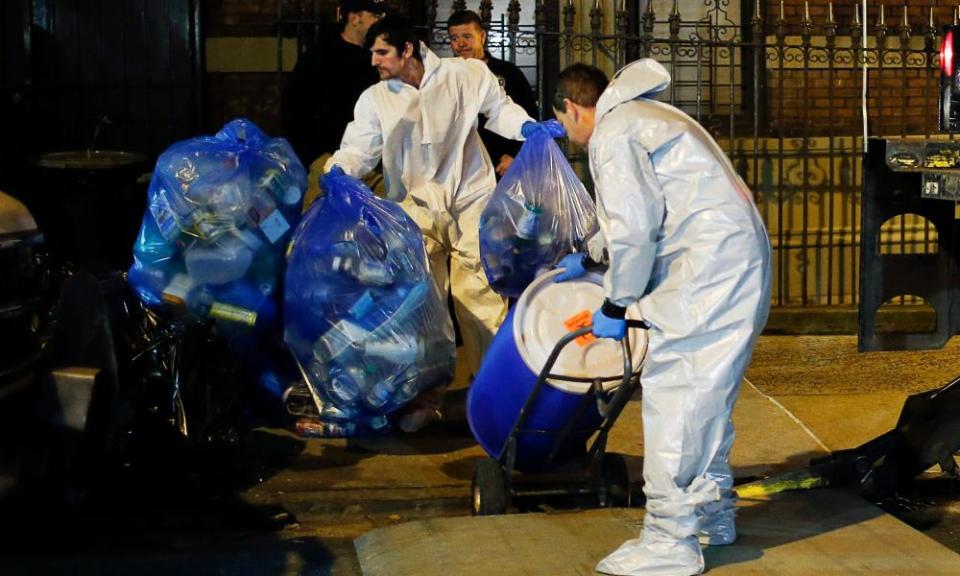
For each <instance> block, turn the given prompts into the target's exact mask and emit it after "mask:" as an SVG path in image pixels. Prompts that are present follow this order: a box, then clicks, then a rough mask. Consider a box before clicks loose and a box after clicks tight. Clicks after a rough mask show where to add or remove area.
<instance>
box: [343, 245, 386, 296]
mask: <svg viewBox="0 0 960 576" xmlns="http://www.w3.org/2000/svg"><path fill="white" fill-rule="evenodd" d="M330 252H331V254H332V255H333V258H332V259H331V266H330V267H331V270H332V271H333V272H334V273H337V274H345V275H348V276H350V277H352V278H354V279H356V281H357V282H359V283H360V284H365V285H367V286H389V285H390V284H392V283H393V279H394V278H393V272H392V271H391V270H390V268H389V267H388V266H387V265H386V264H385V263H384V262H382V261H380V260H375V259H373V258H369V257H364V256H362V255H361V254H360V250H359V249H358V247H357V245H356V244H355V243H354V242H349V241H347V242H338V243H336V244H334V245H333V248H332V249H331V251H330Z"/></svg>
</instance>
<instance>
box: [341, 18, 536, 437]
mask: <svg viewBox="0 0 960 576" xmlns="http://www.w3.org/2000/svg"><path fill="white" fill-rule="evenodd" d="M366 45H367V47H368V48H369V49H370V52H371V57H370V58H371V62H372V64H373V66H374V67H376V69H377V71H378V73H379V75H380V80H381V81H380V82H379V83H377V84H374V85H373V86H371V87H370V88H368V89H366V90H365V91H364V92H363V94H361V95H360V99H359V100H358V101H357V105H356V107H355V109H354V118H353V121H352V122H350V124H349V125H347V129H346V132H345V133H344V135H343V141H342V142H341V143H340V149H339V150H337V151H336V152H335V153H334V154H333V157H332V158H330V160H329V161H328V162H327V165H326V170H330V169H331V168H332V167H333V166H334V165H339V166H340V167H341V168H342V169H343V170H344V171H345V172H346V173H347V174H350V175H351V176H355V177H363V176H364V175H365V174H367V173H368V172H370V171H371V170H373V169H374V167H375V166H376V165H377V163H379V162H381V161H382V162H383V174H384V180H385V185H386V195H387V198H388V199H391V200H395V201H397V202H400V203H401V205H402V206H403V208H404V210H405V211H406V212H407V214H409V215H410V217H411V218H413V220H414V221H416V223H417V225H418V226H419V227H420V230H421V231H422V232H423V236H424V242H425V244H426V248H427V254H428V256H429V258H430V266H431V269H432V272H433V275H434V280H435V281H436V283H437V286H438V288H439V289H440V293H441V294H446V293H447V290H448V289H449V290H450V292H451V293H452V295H453V301H454V307H455V312H456V315H457V321H458V323H459V326H460V333H461V335H462V336H463V344H464V345H463V349H464V352H465V354H464V356H465V357H462V358H459V360H465V361H466V364H467V367H468V369H469V372H468V373H471V374H472V373H475V372H476V370H477V368H478V367H479V365H480V359H481V357H482V355H483V352H484V351H485V350H486V348H487V345H488V344H489V343H490V340H491V339H492V338H493V333H494V332H495V331H496V329H497V328H498V327H499V325H500V323H501V322H502V321H503V317H504V316H505V314H506V302H505V301H504V299H503V298H501V297H500V296H499V295H498V294H497V293H496V292H494V291H493V290H492V289H491V288H490V285H489V283H488V282H487V278H486V275H485V274H484V272H483V267H482V266H481V265H480V239H479V220H480V213H481V212H482V211H483V208H484V206H485V205H486V203H487V199H488V198H489V197H490V194H491V193H492V192H493V189H494V187H495V186H496V179H495V177H494V171H493V165H492V164H491V163H490V157H489V156H488V155H487V152H486V150H484V147H483V144H482V143H481V142H480V136H479V135H478V134H477V117H478V115H479V114H484V115H485V116H486V117H487V124H486V126H487V128H488V129H490V130H492V131H494V132H496V133H498V134H500V135H501V136H504V137H507V138H512V139H521V138H522V137H523V136H522V135H523V133H524V131H528V130H529V129H531V128H537V127H538V126H537V124H536V123H535V122H533V120H532V119H531V118H530V116H529V115H528V114H527V113H526V112H525V111H524V109H523V108H521V107H520V106H518V105H517V104H515V103H514V102H513V101H512V100H510V98H509V97H508V96H507V95H506V93H504V91H503V88H502V87H501V86H500V82H499V81H498V80H497V77H496V76H494V75H493V74H492V73H491V72H490V70H488V69H487V67H486V65H484V64H483V62H481V61H479V60H472V59H471V60H462V59H460V58H445V59H440V58H438V57H437V56H436V54H434V53H433V52H431V51H430V50H429V49H427V47H426V46H425V45H424V44H422V43H421V42H420V41H419V39H418V37H417V35H416V33H415V32H414V29H413V27H412V26H411V25H410V23H409V22H408V21H407V20H405V19H402V18H397V17H390V16H388V17H386V18H384V19H383V20H380V21H379V22H377V23H376V24H374V25H373V26H371V28H370V30H369V31H368V32H367V40H366ZM525 124H527V126H526V127H525V126H524V125H525ZM448 256H449V258H450V265H449V268H448V266H447V258H448ZM438 396H439V395H438ZM438 408H439V406H437V405H434V406H428V405H425V406H423V409H422V410H419V411H417V410H414V411H410V412H409V413H408V416H409V417H408V418H406V419H404V420H401V422H400V425H401V427H402V428H405V429H408V430H410V429H416V428H418V427H421V426H422V425H424V424H425V423H426V422H427V421H429V419H430V418H432V417H434V416H435V415H437V414H438V413H437V411H436V410H437V409H438Z"/></svg>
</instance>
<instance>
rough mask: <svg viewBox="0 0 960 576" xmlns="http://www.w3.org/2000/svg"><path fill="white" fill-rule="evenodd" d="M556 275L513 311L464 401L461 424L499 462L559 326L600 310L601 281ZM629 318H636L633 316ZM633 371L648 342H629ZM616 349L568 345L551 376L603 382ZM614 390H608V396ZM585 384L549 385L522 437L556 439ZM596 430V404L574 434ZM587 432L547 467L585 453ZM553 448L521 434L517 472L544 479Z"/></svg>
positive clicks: (618, 369) (607, 343) (616, 359)
mask: <svg viewBox="0 0 960 576" xmlns="http://www.w3.org/2000/svg"><path fill="white" fill-rule="evenodd" d="M557 273H558V271H553V272H549V273H547V274H544V275H542V276H540V277H539V278H537V279H536V280H535V281H534V282H533V283H532V284H531V285H530V286H529V287H528V288H527V290H526V291H524V293H523V295H522V296H521V297H520V299H519V300H518V301H517V303H516V305H514V307H513V308H511V310H510V313H509V314H507V318H506V319H505V320H504V322H503V324H502V325H501V327H500V330H499V331H498V332H497V334H496V336H495V337H494V339H493V342H492V343H491V345H490V347H489V348H488V349H487V351H486V354H485V355H484V358H483V362H482V364H481V366H480V370H479V371H478V372H477V374H476V376H475V377H474V379H473V383H472V384H471V386H470V390H469V392H468V394H467V420H468V422H469V424H470V429H471V431H472V432H473V435H474V437H475V438H476V439H477V442H478V443H479V444H480V445H481V446H482V447H483V449H484V450H486V452H487V453H488V454H489V455H490V456H492V457H494V458H499V457H500V455H501V452H502V451H503V449H504V446H505V444H506V441H507V438H508V436H509V434H510V431H511V430H512V429H513V426H514V423H515V422H516V420H517V417H518V416H519V414H520V410H521V408H522V407H523V405H524V403H525V402H526V401H527V397H528V396H529V395H530V392H531V391H532V390H533V387H534V385H535V384H536V381H537V376H538V375H539V373H540V370H541V369H542V368H543V366H544V364H545V363H546V360H547V356H549V354H550V352H551V351H552V350H553V348H554V346H555V345H556V343H557V342H558V341H559V340H560V338H562V337H563V336H564V335H565V334H566V333H567V332H568V331H569V330H568V328H567V326H566V325H565V321H566V320H569V319H570V318H571V317H572V316H574V315H575V314H576V313H578V312H588V313H589V312H592V311H593V310H596V309H597V308H599V307H600V305H601V304H602V302H603V287H602V282H603V279H602V276H600V275H597V274H591V275H588V276H587V277H585V278H583V279H579V280H575V281H570V282H564V283H559V284H557V283H554V282H553V277H554V276H555V275H556V274H557ZM628 317H630V318H639V314H638V313H637V311H636V309H635V308H631V309H630V310H629V311H628ZM631 336H632V342H631V343H632V350H633V354H632V356H633V359H634V370H635V371H636V370H638V369H639V367H640V364H641V363H642V361H643V355H644V352H645V350H646V334H645V333H642V332H639V333H636V334H632V335H631ZM622 369H623V359H622V352H621V348H620V344H619V343H618V342H614V341H612V340H596V341H594V342H592V343H588V344H584V345H582V344H581V343H577V342H571V343H569V344H568V345H567V346H566V347H565V348H564V350H563V352H562V353H561V355H560V357H559V358H558V359H557V362H556V364H555V365H554V367H553V369H552V370H551V373H553V374H557V375H566V376H577V377H588V378H592V377H598V376H599V377H609V376H617V375H619V374H621V373H622ZM618 383H619V382H611V383H609V384H608V386H607V388H608V389H609V388H611V387H613V386H616V385H617V384H618ZM588 389H589V384H588V383H577V382H566V381H560V380H557V381H553V380H548V381H547V383H546V385H544V386H543V387H542V388H541V389H540V392H539V394H538V396H537V400H536V402H535V404H533V406H532V407H531V410H530V412H529V414H528V417H527V419H526V422H525V423H524V425H523V429H524V430H551V431H557V432H559V431H560V430H562V429H563V428H564V427H565V426H566V425H567V423H568V422H569V421H570V420H571V419H572V418H574V417H575V415H576V411H577V407H578V406H579V404H580V403H581V401H582V400H583V394H584V393H586V392H587V390H588ZM600 422H601V418H600V414H599V412H598V411H597V406H596V402H593V401H589V402H588V405H587V406H586V409H585V410H584V411H583V413H582V414H581V416H580V417H579V419H578V421H577V422H575V423H574V426H573V429H574V430H577V429H579V430H583V429H589V428H595V427H596V426H598V425H599V424H600ZM590 435H591V432H582V433H579V434H571V435H569V436H568V437H567V438H566V440H565V441H564V442H563V443H562V444H561V446H560V447H559V450H558V453H557V456H556V457H555V459H554V461H553V463H552V464H562V463H563V462H564V461H567V460H569V459H571V458H573V457H576V456H578V455H582V454H583V453H584V450H585V447H586V441H587V440H588V439H589V437H590ZM556 440H557V436H556V435H552V434H539V433H534V432H524V433H522V434H520V435H519V436H518V442H517V459H516V463H515V466H516V469H517V470H520V471H524V472H529V471H542V470H543V469H544V467H545V464H546V461H547V459H548V457H549V455H550V453H551V451H552V449H553V447H554V443H555V442H556Z"/></svg>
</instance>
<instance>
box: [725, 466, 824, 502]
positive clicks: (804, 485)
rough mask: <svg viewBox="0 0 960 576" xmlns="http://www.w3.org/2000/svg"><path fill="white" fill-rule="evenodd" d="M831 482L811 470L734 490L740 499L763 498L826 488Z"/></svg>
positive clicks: (783, 475) (788, 474)
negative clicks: (783, 493)
mask: <svg viewBox="0 0 960 576" xmlns="http://www.w3.org/2000/svg"><path fill="white" fill-rule="evenodd" d="M829 485H830V481H829V480H828V479H827V478H826V477H825V476H822V475H818V474H814V473H813V472H811V471H810V470H809V469H806V468H804V469H803V470H797V471H796V472H788V473H786V474H781V475H779V476H773V477H771V478H765V479H763V480H757V481H756V482H750V483H749V484H744V485H742V486H737V487H735V488H734V492H736V493H737V497H738V498H762V497H764V496H770V495H771V494H777V493H779V492H786V491H788V490H810V489H811V488H825V487H827V486H829Z"/></svg>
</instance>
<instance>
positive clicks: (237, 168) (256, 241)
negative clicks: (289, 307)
mask: <svg viewBox="0 0 960 576" xmlns="http://www.w3.org/2000/svg"><path fill="white" fill-rule="evenodd" d="M306 187H307V172H306V170H305V169H304V167H303V165H302V164H301V163H300V160H299V159H298V158H297V157H296V155H295V154H294V152H293V149H292V148H291V147H290V145H289V144H288V143H287V141H286V140H284V139H282V138H269V137H268V136H267V135H265V134H264V133H263V132H262V131H260V129H259V128H257V127H256V126H255V125H254V124H253V123H251V122H250V121H249V120H245V119H237V120H233V121H231V122H230V123H228V124H227V125H225V126H224V127H223V129H222V130H221V131H220V132H218V133H217V134H216V135H215V136H202V137H198V138H192V139H189V140H185V141H183V142H178V143H176V144H174V145H173V146H171V147H170V148H168V149H167V150H166V151H164V152H163V154H161V155H160V157H159V158H158V160H157V164H156V168H155V170H154V172H153V178H152V179H151V181H150V187H149V189H148V192H147V211H146V213H145V214H144V217H143V224H142V226H141V228H140V233H139V235H138V237H137V240H136V242H135V244H134V246H133V256H134V258H133V260H134V261H133V265H132V266H131V268H130V270H129V273H128V280H129V282H130V285H131V286H132V287H133V289H134V291H135V292H136V293H137V294H138V295H139V297H140V298H141V300H143V301H144V302H145V303H146V304H147V305H150V306H155V307H165V308H168V309H170V310H171V311H173V312H175V313H180V312H189V313H192V314H196V315H198V316H203V317H211V318H214V319H215V320H216V321H217V325H218V328H219V329H220V331H221V333H223V334H224V335H225V336H227V337H228V338H229V339H231V341H232V342H234V343H235V344H236V343H239V342H241V339H242V338H243V337H244V336H246V335H248V334H250V333H252V332H253V330H252V329H254V328H255V329H256V331H257V332H262V333H264V334H265V333H267V331H269V332H271V333H273V334H279V332H280V330H279V327H280V325H279V317H278V314H277V310H278V300H279V290H278V288H279V286H280V280H281V278H282V273H283V270H282V267H283V262H284V260H283V255H284V251H285V249H286V244H287V240H288V239H289V238H290V236H291V235H292V232H293V228H294V226H295V225H296V224H297V222H298V221H299V218H300V206H301V202H302V196H303V193H304V191H305V190H306ZM242 342H243V343H244V344H249V343H250V341H249V340H246V339H243V340H242Z"/></svg>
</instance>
